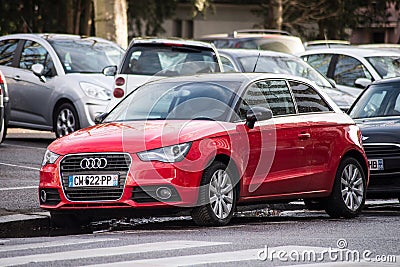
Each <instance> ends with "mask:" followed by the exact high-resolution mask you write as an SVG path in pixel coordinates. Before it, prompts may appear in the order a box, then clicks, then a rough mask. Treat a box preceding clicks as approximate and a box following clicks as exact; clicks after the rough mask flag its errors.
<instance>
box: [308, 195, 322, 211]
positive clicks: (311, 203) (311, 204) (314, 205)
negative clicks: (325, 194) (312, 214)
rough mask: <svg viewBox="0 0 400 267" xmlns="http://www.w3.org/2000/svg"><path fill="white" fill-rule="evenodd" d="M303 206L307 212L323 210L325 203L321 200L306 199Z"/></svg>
mask: <svg viewBox="0 0 400 267" xmlns="http://www.w3.org/2000/svg"><path fill="white" fill-rule="evenodd" d="M304 205H305V206H306V208H307V209H308V210H324V209H325V202H324V200H322V199H315V198H306V199H304Z"/></svg>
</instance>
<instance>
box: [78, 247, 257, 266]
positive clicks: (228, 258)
mask: <svg viewBox="0 0 400 267" xmlns="http://www.w3.org/2000/svg"><path fill="white" fill-rule="evenodd" d="M258 251H259V249H248V250H239V251H232V252H218V253H209V254H199V255H188V256H177V257H168V258H158V259H145V260H133V261H124V262H113V263H107V264H96V265H92V266H98V267H108V266H115V267H128V266H129V267H131V266H132V267H134V266H152V267H165V266H171V267H173V266H192V265H197V264H212V263H222V262H238V261H249V260H257V253H258ZM89 266H90V265H89ZM86 267H88V266H86Z"/></svg>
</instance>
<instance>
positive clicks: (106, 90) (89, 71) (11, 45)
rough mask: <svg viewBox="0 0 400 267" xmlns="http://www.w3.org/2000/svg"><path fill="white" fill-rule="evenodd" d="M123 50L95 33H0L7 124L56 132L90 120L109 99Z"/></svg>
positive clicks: (91, 122) (64, 132)
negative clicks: (108, 72) (112, 68)
mask: <svg viewBox="0 0 400 267" xmlns="http://www.w3.org/2000/svg"><path fill="white" fill-rule="evenodd" d="M123 52H124V51H123V49H121V48H120V47H119V46H118V45H116V44H114V43H112V42H109V41H107V40H104V39H101V38H95V37H84V36H77V35H61V34H14V35H7V36H2V37H0V70H1V71H2V72H3V74H4V76H5V78H6V81H7V84H8V89H9V106H10V107H9V111H8V112H7V113H6V121H7V122H8V123H7V125H8V126H9V127H22V128H31V129H37V130H50V131H54V132H55V134H56V136H57V137H60V136H63V135H66V134H68V133H71V132H73V131H75V130H77V129H79V128H83V127H87V126H90V125H93V124H94V122H93V120H94V118H95V116H96V115H97V114H99V113H103V112H104V111H105V108H106V106H107V104H108V102H109V101H110V99H111V94H112V91H111V88H112V84H113V78H111V77H106V76H104V75H103V74H102V70H103V68H104V67H105V66H109V65H114V64H119V62H120V61H121V59H122V54H123Z"/></svg>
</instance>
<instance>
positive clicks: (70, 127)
mask: <svg viewBox="0 0 400 267" xmlns="http://www.w3.org/2000/svg"><path fill="white" fill-rule="evenodd" d="M75 130H76V119H75V116H74V114H73V112H72V111H71V110H70V109H68V108H64V109H62V110H61V111H60V113H59V114H58V117H57V136H64V135H67V134H69V133H72V132H73V131H75Z"/></svg>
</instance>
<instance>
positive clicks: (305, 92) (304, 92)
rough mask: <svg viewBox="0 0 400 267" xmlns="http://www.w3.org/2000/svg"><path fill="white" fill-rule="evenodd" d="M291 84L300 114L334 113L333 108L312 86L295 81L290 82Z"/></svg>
mask: <svg viewBox="0 0 400 267" xmlns="http://www.w3.org/2000/svg"><path fill="white" fill-rule="evenodd" d="M289 84H290V87H291V89H292V92H293V95H294V98H295V100H296V103H297V108H298V110H299V113H311V112H326V111H332V109H331V107H330V106H329V105H328V104H327V103H326V102H325V100H324V99H323V98H322V97H321V96H320V95H319V94H318V93H317V91H315V89H314V88H312V87H311V86H309V85H307V84H304V83H299V82H294V81H290V82H289Z"/></svg>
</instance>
